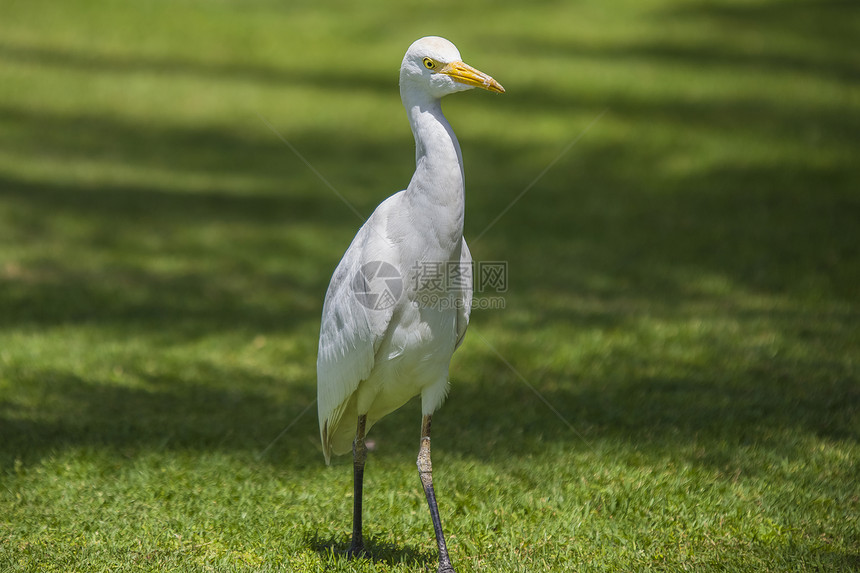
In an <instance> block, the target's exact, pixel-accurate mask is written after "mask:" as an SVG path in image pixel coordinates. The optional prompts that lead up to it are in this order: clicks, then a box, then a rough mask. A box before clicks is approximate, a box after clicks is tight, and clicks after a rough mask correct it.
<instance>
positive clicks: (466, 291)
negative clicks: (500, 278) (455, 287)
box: [454, 238, 474, 350]
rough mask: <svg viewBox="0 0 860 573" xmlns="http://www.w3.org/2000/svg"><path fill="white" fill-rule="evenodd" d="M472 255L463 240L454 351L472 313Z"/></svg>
mask: <svg viewBox="0 0 860 573" xmlns="http://www.w3.org/2000/svg"><path fill="white" fill-rule="evenodd" d="M473 270H474V269H472V254H471V253H470V252H469V247H468V246H467V245H466V239H465V238H463V248H462V249H461V251H460V272H461V273H462V274H463V281H462V283H461V284H462V285H463V291H462V296H463V299H462V304H460V305H458V306H457V344H456V346H454V350H456V349H457V348H459V347H460V344H461V343H462V342H463V338H464V337H465V336H466V329H467V328H468V327H469V314H470V313H471V312H472V278H473V277H472V275H473Z"/></svg>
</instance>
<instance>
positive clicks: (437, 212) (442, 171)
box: [404, 97, 466, 258]
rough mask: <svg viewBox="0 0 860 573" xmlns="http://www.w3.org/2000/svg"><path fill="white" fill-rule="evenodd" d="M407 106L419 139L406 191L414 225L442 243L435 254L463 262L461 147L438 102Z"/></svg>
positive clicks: (419, 101) (419, 100) (423, 101)
mask: <svg viewBox="0 0 860 573" xmlns="http://www.w3.org/2000/svg"><path fill="white" fill-rule="evenodd" d="M404 105H405V107H406V112H407V114H408V116H409V123H410V125H411V126H412V133H413V134H414V135H415V174H414V175H413V176H412V181H410V182H409V187H407V189H406V200H407V205H409V208H410V211H411V218H412V220H413V224H414V225H416V226H417V227H418V229H420V230H422V231H425V230H426V233H425V235H424V236H427V237H429V238H431V239H435V241H437V242H438V244H437V245H428V247H429V248H431V250H435V248H439V249H441V251H442V252H443V253H444V252H445V251H447V256H453V257H456V258H459V256H460V252H459V249H460V242H461V240H462V237H463V219H464V214H465V203H466V202H465V195H464V190H465V180H464V174H463V159H462V156H461V154H460V144H459V143H458V142H457V137H456V136H455V135H454V131H453V130H452V129H451V125H450V124H449V123H448V121H447V120H446V119H445V116H444V115H442V107H441V105H440V102H439V100H438V99H435V98H430V97H427V98H416V99H414V100H412V101H408V100H407V98H404Z"/></svg>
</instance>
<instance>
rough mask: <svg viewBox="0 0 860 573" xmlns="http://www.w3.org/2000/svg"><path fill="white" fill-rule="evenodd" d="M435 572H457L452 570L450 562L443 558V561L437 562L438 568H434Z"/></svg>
mask: <svg viewBox="0 0 860 573" xmlns="http://www.w3.org/2000/svg"><path fill="white" fill-rule="evenodd" d="M436 573H457V572H456V571H454V568H453V567H452V566H451V562H450V561H447V560H445V561H440V562H439V569H437V570H436Z"/></svg>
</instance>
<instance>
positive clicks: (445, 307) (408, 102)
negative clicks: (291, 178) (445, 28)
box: [317, 36, 505, 573]
mask: <svg viewBox="0 0 860 573" xmlns="http://www.w3.org/2000/svg"><path fill="white" fill-rule="evenodd" d="M473 87H479V88H483V89H486V90H489V91H493V92H498V93H504V91H505V90H504V88H503V87H502V86H501V85H500V84H499V83H498V82H497V81H496V80H494V79H493V78H491V77H490V76H488V75H487V74H485V73H483V72H480V71H478V70H476V69H475V68H473V67H471V66H468V65H466V64H464V63H463V62H462V60H461V58H460V53H459V51H458V50H457V48H456V47H455V46H454V44H452V43H451V42H449V41H448V40H445V39H444V38H439V37H435V36H430V37H426V38H421V39H420V40H417V41H416V42H415V43H413V44H412V45H411V46H410V47H409V49H408V50H407V52H406V55H405V56H404V57H403V63H402V64H401V66H400V97H401V99H402V100H403V105H404V107H405V108H406V113H407V116H408V118H409V124H410V125H411V127H412V133H413V134H414V136H415V163H416V167H415V174H414V175H413V176H412V180H411V181H410V182H409V186H408V187H407V188H406V189H405V190H404V191H400V192H399V193H395V194H394V195H392V196H391V197H389V198H388V199H386V200H385V201H383V202H382V203H381V204H380V205H379V206H378V207H377V208H376V210H375V211H374V212H373V214H372V215H371V216H370V218H369V219H367V221H366V222H365V223H364V225H363V226H362V227H361V229H359V231H358V233H357V234H356V235H355V238H354V239H353V241H352V244H351V245H350V246H349V248H348V249H347V251H346V254H344V256H343V259H342V260H341V261H340V264H338V266H337V268H336V269H335V271H334V274H333V276H332V278H331V283H330V284H329V287H328V291H327V292H326V297H325V303H324V304H323V312H322V324H321V328H320V341H319V355H318V358H317V380H318V384H317V396H318V409H319V423H320V438H321V440H322V446H323V453H324V455H325V459H326V463H329V462H330V459H331V454H332V452H333V453H335V454H345V453H347V452H349V451H350V448H351V449H352V452H353V469H354V494H355V495H354V511H353V530H352V543H351V545H350V549H349V553H348V554H349V555H350V556H354V555H357V554H360V553H362V552H363V551H364V543H363V539H362V527H361V499H362V483H363V476H364V464H365V460H366V457H367V446H366V445H365V436H366V435H367V432H368V431H369V430H370V428H371V427H372V426H373V424H374V423H376V422H377V421H378V420H379V419H380V418H382V417H383V416H385V415H386V414H388V413H390V412H392V411H394V410H395V409H397V408H399V407H400V406H402V405H403V404H405V403H406V402H407V401H408V400H409V399H410V398H412V397H413V396H417V395H419V394H420V395H421V410H422V413H423V418H422V421H421V439H420V447H419V451H418V472H419V476H420V478H421V483H422V485H423V487H424V493H425V495H426V497H427V503H428V505H429V507H430V515H431V518H432V520H433V529H434V532H435V534H436V542H437V545H438V547H439V569H438V570H439V571H440V572H446V573H447V572H453V571H454V569H453V568H452V567H451V562H450V559H449V557H448V550H447V548H446V546H445V538H444V536H443V534H442V526H441V522H440V519H439V510H438V508H437V505H436V497H435V494H434V491H433V478H432V473H431V471H432V468H431V464H430V420H431V416H432V414H433V412H434V411H435V410H436V409H437V408H438V407H439V406H440V405H441V404H442V402H443V400H444V399H445V396H446V394H447V392H448V368H449V364H450V362H451V356H452V355H453V354H454V350H455V349H456V348H457V347H458V346H459V345H460V343H461V342H462V340H463V336H464V335H465V333H466V327H467V326H468V324H469V311H470V307H471V303H472V273H471V262H472V259H471V256H470V254H469V248H468V247H467V246H466V241H465V240H464V239H463V218H464V210H465V197H464V191H465V180H464V176H463V159H462V156H461V153H460V144H459V143H458V142H457V137H456V136H455V135H454V131H453V130H452V129H451V126H450V125H449V124H448V121H447V120H446V119H445V117H444V116H443V115H442V107H441V104H440V99H441V98H442V97H444V96H446V95H448V94H452V93H455V92H459V91H463V90H468V89H471V88H473Z"/></svg>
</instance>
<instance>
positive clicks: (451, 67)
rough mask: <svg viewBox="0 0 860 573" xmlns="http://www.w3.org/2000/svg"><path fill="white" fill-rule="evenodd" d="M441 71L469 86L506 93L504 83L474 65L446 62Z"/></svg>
mask: <svg viewBox="0 0 860 573" xmlns="http://www.w3.org/2000/svg"><path fill="white" fill-rule="evenodd" d="M439 73H440V74H445V75H447V76H451V77H452V78H453V79H454V81H457V82H460V83H461V84H466V85H467V86H474V87H476V88H482V89H485V90H489V91H491V92H496V93H500V94H503V93H505V88H503V87H502V84H500V83H499V82H497V81H496V80H494V79H493V78H491V77H490V76H488V75H487V74H485V73H484V72H482V71H480V70H476V69H475V68H473V67H472V66H470V65H468V64H464V63H463V62H451V63H450V64H446V65H445V67H444V68H442V69H441V70H439Z"/></svg>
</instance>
